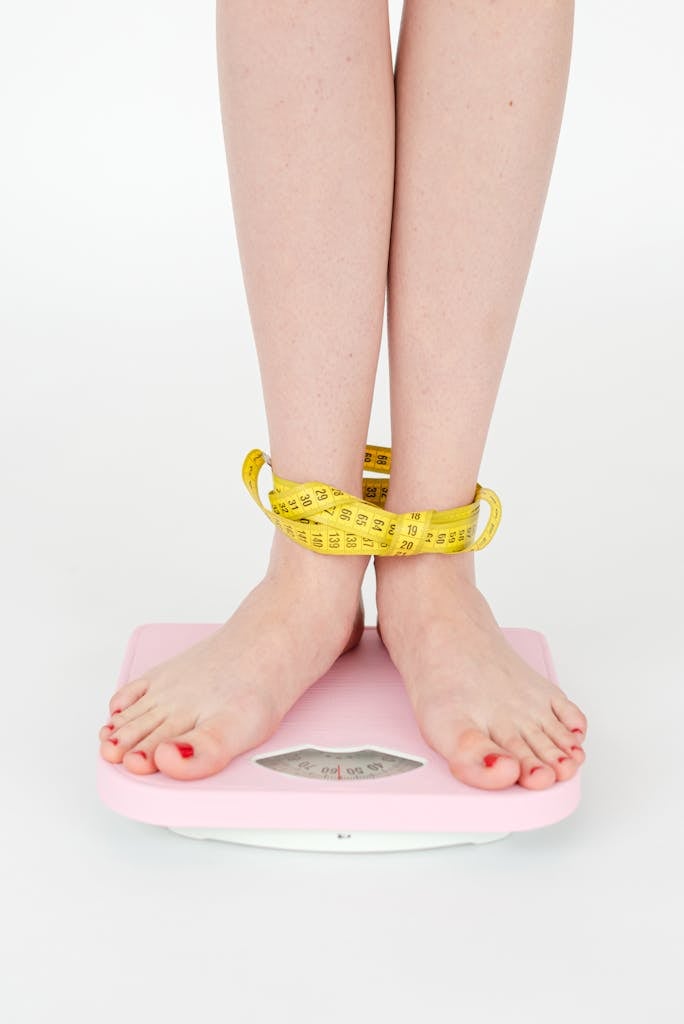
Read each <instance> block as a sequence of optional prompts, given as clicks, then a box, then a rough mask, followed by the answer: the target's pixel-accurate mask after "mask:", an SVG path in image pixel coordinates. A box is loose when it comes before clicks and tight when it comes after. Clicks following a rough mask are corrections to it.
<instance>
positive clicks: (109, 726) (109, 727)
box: [105, 725, 114, 729]
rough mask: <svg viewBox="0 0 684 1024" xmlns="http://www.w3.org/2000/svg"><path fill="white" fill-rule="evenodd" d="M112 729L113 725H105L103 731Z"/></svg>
mask: <svg viewBox="0 0 684 1024" xmlns="http://www.w3.org/2000/svg"><path fill="white" fill-rule="evenodd" d="M113 728H114V726H113V725H105V729H113Z"/></svg>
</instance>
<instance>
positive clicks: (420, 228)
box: [375, 0, 586, 788]
mask: <svg viewBox="0 0 684 1024" xmlns="http://www.w3.org/2000/svg"><path fill="white" fill-rule="evenodd" d="M572 24H573V4H572V0H556V2H553V0H552V2H546V3H529V2H527V0H505V2H500V3H488V4H484V3H477V2H466V0H464V2H462V3H456V4H454V3H446V2H433V3H429V4H426V3H417V2H415V0H406V3H405V6H404V10H403V17H402V26H401V33H400V40H399V47H398V51H397V63H396V73H395V78H396V97H397V108H396V109H397V114H396V118H397V119H396V133H397V154H396V179H395V197H394V214H393V220H392V237H391V248H390V264H389V295H388V326H389V351H390V381H391V407H392V474H391V481H390V492H389V495H388V500H387V508H388V509H391V510H393V511H398V512H403V511H409V510H412V509H416V508H435V509H446V508H451V507H453V506H455V505H462V504H466V503H467V502H470V501H472V499H473V495H474V492H475V485H476V483H477V480H478V472H479V467H480V462H481V459H482V453H483V448H484V444H485V439H486V436H487V432H488V430H489V423H490V419H491V415H492V410H493V407H494V402H495V399H496V394H497V390H498V386H499V381H500V378H501V375H502V372H503V368H504V362H505V359H506V355H507V351H508V347H509V344H510V340H511V336H512V332H513V328H514V324H515V320H516V317H517V312H518V307H519V304H520V300H521V297H522V292H523V288H524V285H525V281H526V278H527V273H528V269H529V265H530V261H531V257H532V253H533V248H534V244H535V240H536V236H537V231H538V227H539V223H540V219H541V214H542V209H543V205H544V201H545V198H546V192H547V188H548V182H549V176H550V173H551V168H552V164H553V160H554V156H555V149H556V143H557V138H558V133H559V129H560V123H561V117H562V110H563V104H564V99H565V90H566V81H567V73H568V66H569V59H570V51H571V41H572ZM482 482H483V483H485V484H486V482H485V481H482ZM490 486H492V487H494V488H495V489H496V485H495V483H494V482H491V483H490ZM487 514H488V508H487V506H486V505H484V504H483V506H482V513H481V515H482V516H486V515H487ZM483 522H484V520H481V523H480V526H482V525H483ZM494 543H496V541H494ZM375 569H376V576H377V588H378V589H377V602H378V613H379V621H380V623H381V626H382V633H383V639H384V641H385V643H386V645H387V647H388V650H389V652H390V654H391V656H392V658H393V660H394V662H395V664H396V665H397V667H398V669H399V671H400V672H401V673H402V676H403V677H404V680H405V682H406V684H407V687H408V690H409V693H410V695H411V698H412V700H413V703H414V708H415V711H416V714H417V717H418V720H419V724H420V726H421V729H422V731H423V734H424V735H425V737H426V739H427V741H428V742H430V743H431V744H432V745H433V746H434V747H435V748H436V749H437V750H438V751H440V752H441V753H442V754H443V755H444V756H445V757H446V758H447V759H448V761H449V764H450V767H451V769H452V771H453V772H454V774H455V775H456V776H457V777H459V778H460V779H462V780H463V781H465V782H468V783H470V784H471V785H475V786H482V787H486V788H497V787H500V786H506V785H510V784H511V783H512V782H515V781H516V780H519V781H520V783H521V784H522V785H525V786H529V787H531V788H543V787H545V786H549V785H552V784H553V782H554V781H555V780H556V779H566V778H569V777H570V775H572V774H573V773H574V772H575V771H576V768H577V764H578V763H581V761H582V760H583V758H584V754H583V752H582V750H581V746H580V743H581V738H582V737H583V735H584V730H585V728H586V720H585V718H584V716H583V715H582V713H581V712H580V711H579V709H577V708H576V707H575V706H574V705H573V704H571V703H570V702H569V701H568V700H567V699H566V698H565V696H564V695H563V694H562V693H561V691H560V690H558V689H557V688H556V687H555V686H553V685H552V684H551V683H550V682H549V681H548V680H546V679H543V678H542V677H541V676H539V675H537V674H536V673H534V672H532V670H531V669H530V668H529V667H528V666H527V665H526V663H525V662H523V661H522V659H520V658H519V657H518V656H517V655H516V654H515V652H514V651H513V650H512V649H511V647H510V646H509V645H508V643H507V642H506V641H505V639H504V637H503V634H502V633H501V631H500V629H499V628H498V626H497V624H496V622H495V620H494V617H493V614H492V612H491V610H490V608H489V606H488V604H487V602H486V601H485V599H484V598H483V596H482V595H481V594H480V593H479V591H478V590H477V589H476V587H475V570H474V553H472V552H469V553H460V554H456V555H434V554H423V555H416V556H410V557H406V558H379V559H376V563H375ZM572 730H581V732H578V731H572ZM487 755H490V756H489V757H488V756H487ZM485 758H486V759H487V760H485Z"/></svg>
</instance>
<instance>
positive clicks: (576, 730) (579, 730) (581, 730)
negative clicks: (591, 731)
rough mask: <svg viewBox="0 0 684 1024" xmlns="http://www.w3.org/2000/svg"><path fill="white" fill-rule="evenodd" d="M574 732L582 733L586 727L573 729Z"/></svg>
mask: <svg viewBox="0 0 684 1024" xmlns="http://www.w3.org/2000/svg"><path fill="white" fill-rule="evenodd" d="M572 731H573V732H578V733H579V734H580V735H581V734H582V733H583V732H584V729H573V730H572Z"/></svg>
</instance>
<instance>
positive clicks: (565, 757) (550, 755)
mask: <svg viewBox="0 0 684 1024" xmlns="http://www.w3.org/2000/svg"><path fill="white" fill-rule="evenodd" d="M521 733H522V736H523V738H524V739H525V740H526V741H527V743H528V745H529V746H530V747H531V749H532V750H533V751H534V753H535V754H536V755H537V757H538V758H539V759H540V761H542V762H543V763H544V764H547V765H549V766H550V767H551V768H553V770H554V772H555V773H556V779H557V780H558V781H559V782H564V781H565V780H566V779H570V778H572V776H573V775H574V774H575V772H576V771H577V762H576V761H575V760H574V759H573V758H572V757H570V755H569V754H566V753H565V751H564V750H563V749H562V748H561V747H558V746H556V744H555V743H554V742H553V740H552V739H551V737H550V736H548V735H547V734H546V733H545V732H544V731H543V729H541V728H539V727H536V728H530V729H529V730H521Z"/></svg>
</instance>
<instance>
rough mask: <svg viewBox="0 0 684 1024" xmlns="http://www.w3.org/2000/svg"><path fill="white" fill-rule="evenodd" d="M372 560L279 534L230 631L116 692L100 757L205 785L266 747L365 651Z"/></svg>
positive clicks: (139, 771) (225, 629) (224, 628)
mask: <svg viewBox="0 0 684 1024" xmlns="http://www.w3.org/2000/svg"><path fill="white" fill-rule="evenodd" d="M368 561H369V559H368V558H367V557H364V556H356V555H354V556H345V557H335V556H332V555H321V554H319V553H317V552H313V551H310V550H308V549H307V548H303V547H301V546H300V545H298V544H296V543H295V542H294V541H292V540H290V539H289V538H288V537H286V536H285V535H284V534H282V533H281V532H280V531H277V532H276V536H275V538H274V543H273V549H272V553H271V560H270V563H269V567H268V571H267V573H266V576H265V577H264V579H263V580H262V581H261V582H260V583H258V584H257V586H256V587H254V589H253V590H252V591H250V593H249V594H248V595H247V597H246V598H245V599H244V600H243V601H242V603H241V604H240V605H239V606H238V608H237V609H236V611H235V612H234V614H233V615H232V616H231V617H230V619H229V620H228V621H227V622H226V623H225V624H224V625H223V626H221V627H220V628H219V629H218V630H217V631H216V632H215V633H213V634H212V635H211V636H209V637H207V638H206V639H205V640H202V641H200V642H199V643H197V644H195V645H193V646H192V647H190V648H189V649H188V650H186V651H183V652H182V653H181V654H178V655H176V656H175V657H173V658H171V659H169V660H168V661H165V662H163V663H162V664H160V665H157V666H155V667H154V668H153V669H151V670H150V671H149V672H146V673H145V675H144V676H143V677H140V678H138V679H134V680H132V681H131V682H129V683H127V684H126V685H125V686H123V687H121V689H119V690H117V692H116V693H115V694H114V696H113V697H112V699H111V701H110V703H109V710H110V714H111V718H110V722H109V724H108V725H105V726H103V728H102V729H101V730H100V741H101V747H100V750H101V754H102V756H103V757H104V758H105V760H107V761H111V762H113V763H117V764H118V763H121V764H123V766H124V767H125V768H127V769H128V770H129V771H131V772H135V773H136V774H139V775H141V774H142V775H145V774H148V773H150V772H156V771H157V770H159V771H162V772H164V773H165V774H166V775H170V776H172V777H173V778H175V779H198V778H203V777H204V776H207V775H213V774H214V773H215V772H218V771H221V769H222V768H224V767H225V766H226V765H227V764H228V762H229V761H230V760H231V759H232V758H233V757H235V756H236V755H237V754H240V753H242V752H243V751H245V750H248V749H251V748H252V747H256V746H258V745H259V744H260V743H263V742H264V740H266V739H268V737H269V736H270V735H272V734H273V733H274V732H275V730H276V729H277V727H278V725H279V724H280V722H281V720H282V718H283V717H284V715H285V714H286V713H287V711H288V710H289V709H290V708H291V707H292V705H293V704H294V703H295V702H296V701H297V699H298V698H299V697H300V696H301V694H302V693H304V691H305V690H306V689H307V688H308V687H309V686H311V685H312V684H313V683H314V682H316V680H317V679H319V678H320V677H321V676H322V675H323V674H324V673H325V672H327V670H328V669H329V668H330V667H331V665H332V664H333V663H334V662H335V660H336V659H337V658H338V657H339V656H340V655H341V654H343V653H344V652H345V651H347V650H350V649H351V648H352V647H354V646H356V644H358V643H359V640H360V639H361V636H362V635H363V628H364V611H363V601H362V597H361V581H362V579H363V574H364V572H365V569H366V566H367V564H368Z"/></svg>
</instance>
